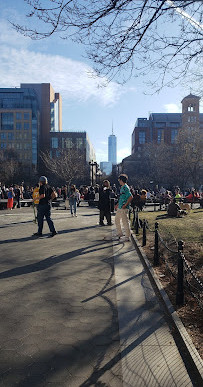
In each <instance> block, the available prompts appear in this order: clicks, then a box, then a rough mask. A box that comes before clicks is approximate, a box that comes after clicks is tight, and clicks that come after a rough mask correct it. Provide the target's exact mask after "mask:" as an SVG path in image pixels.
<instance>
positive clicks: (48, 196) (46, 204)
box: [33, 176, 57, 237]
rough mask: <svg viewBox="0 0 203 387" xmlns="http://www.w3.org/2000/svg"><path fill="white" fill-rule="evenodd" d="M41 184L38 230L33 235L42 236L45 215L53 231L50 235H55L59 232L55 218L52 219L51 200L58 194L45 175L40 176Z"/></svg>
mask: <svg viewBox="0 0 203 387" xmlns="http://www.w3.org/2000/svg"><path fill="white" fill-rule="evenodd" d="M39 185H40V188H39V205H38V212H37V221H38V232H36V233H34V234H33V235H34V236H36V237H40V236H42V230H43V224H44V217H45V218H46V221H47V224H48V226H49V230H50V233H51V234H50V235H49V237H53V236H54V235H56V234H57V232H56V230H55V227H54V223H53V220H52V219H51V200H53V199H54V196H55V197H56V195H55V193H54V191H53V189H52V188H51V187H50V186H49V185H48V180H47V178H46V177H45V176H41V177H40V179H39Z"/></svg>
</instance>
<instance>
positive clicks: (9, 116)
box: [1, 113, 13, 130]
mask: <svg viewBox="0 0 203 387" xmlns="http://www.w3.org/2000/svg"><path fill="white" fill-rule="evenodd" d="M1 129H2V130H13V113H1Z"/></svg>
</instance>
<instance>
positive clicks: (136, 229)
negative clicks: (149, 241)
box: [135, 210, 139, 235]
mask: <svg viewBox="0 0 203 387" xmlns="http://www.w3.org/2000/svg"><path fill="white" fill-rule="evenodd" d="M135 233H136V234H137V235H138V234H139V217H138V210H136V216H135Z"/></svg>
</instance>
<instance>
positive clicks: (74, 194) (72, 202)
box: [69, 184, 78, 217]
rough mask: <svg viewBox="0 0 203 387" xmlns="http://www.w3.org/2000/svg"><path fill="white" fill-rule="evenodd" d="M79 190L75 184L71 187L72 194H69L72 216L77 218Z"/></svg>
mask: <svg viewBox="0 0 203 387" xmlns="http://www.w3.org/2000/svg"><path fill="white" fill-rule="evenodd" d="M77 198H78V194H77V190H76V186H75V185H74V184H72V185H71V187H70V193H69V204H70V212H71V215H72V216H76V217H77V214H76V208H77Z"/></svg>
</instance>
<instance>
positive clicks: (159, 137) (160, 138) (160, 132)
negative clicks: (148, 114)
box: [157, 129, 164, 144]
mask: <svg viewBox="0 0 203 387" xmlns="http://www.w3.org/2000/svg"><path fill="white" fill-rule="evenodd" d="M163 141H164V129H158V130H157V144H160V143H161V142H163Z"/></svg>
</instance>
